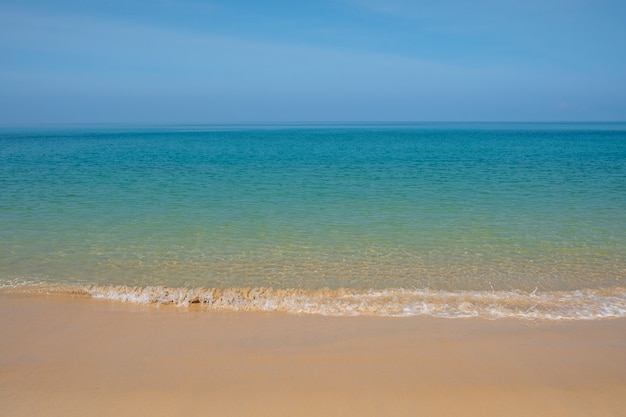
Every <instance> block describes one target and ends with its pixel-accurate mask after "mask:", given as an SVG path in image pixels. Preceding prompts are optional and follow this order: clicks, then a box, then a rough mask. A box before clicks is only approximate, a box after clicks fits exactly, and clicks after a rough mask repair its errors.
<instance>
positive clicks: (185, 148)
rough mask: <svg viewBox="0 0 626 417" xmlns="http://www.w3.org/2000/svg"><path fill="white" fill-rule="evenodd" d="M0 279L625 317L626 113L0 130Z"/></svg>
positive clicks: (240, 304)
mask: <svg viewBox="0 0 626 417" xmlns="http://www.w3.org/2000/svg"><path fill="white" fill-rule="evenodd" d="M0 291H5V292H7V291H8V292H15V291H18V292H21V291H24V292H32V291H34V292H70V293H84V294H89V295H91V296H94V297H104V298H112V299H118V300H121V301H132V302H142V303H174V304H180V305H188V304H192V303H198V305H199V306H200V307H201V308H206V309H209V310H210V309H235V310H263V311H286V312H290V313H317V314H329V315H384V316H406V315H421V314H427V315H435V316H444V317H467V316H482V317H488V318H497V317H524V318H537V319H597V318H604V317H623V316H626V124H624V123H604V124H591V123H586V124H582V123H579V124H558V123H544V124H530V123H529V124H514V123H511V124H482V123H475V124H472V123H466V124H462V123H456V124H443V123H440V124H438V123H425V124H417V123H405V124H309V125H306V124H302V125H297V124H283V125H208V126H204V125H198V126H195V125H193V126H147V127H146V126H48V127H30V128H6V127H5V128H1V129H0Z"/></svg>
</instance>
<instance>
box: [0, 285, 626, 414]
mask: <svg viewBox="0 0 626 417" xmlns="http://www.w3.org/2000/svg"><path fill="white" fill-rule="evenodd" d="M0 336H1V337H0V415H2V416H30V415H33V416H138V415H150V416H182V415H189V414H193V415H215V416H261V417H262V416H551V417H554V416H568V417H572V416H585V417H588V416H624V415H626V319H615V320H601V321H591V322H582V321H580V322H558V323H555V322H539V323H537V322H529V321H522V320H496V321H487V320H479V319H454V320H450V319H434V318H428V317H413V318H406V319H399V318H368V317H359V318H348V317H345V318H337V317H321V316H290V315H285V314H278V313H229V312H207V311H201V310H200V309H197V310H195V309H194V308H190V309H182V308H176V307H160V308H157V307H154V306H141V305H132V304H123V303H119V302H111V301H105V300H95V299H89V298H86V297H70V296H42V295H40V296H32V295H15V294H10V295H9V294H0Z"/></svg>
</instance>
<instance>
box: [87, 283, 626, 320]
mask: <svg viewBox="0 0 626 417" xmlns="http://www.w3.org/2000/svg"><path fill="white" fill-rule="evenodd" d="M84 290H85V292H86V293H87V294H89V295H91V296H92V297H95V298H106V299H111V300H119V301H124V302H133V303H141V304H174V305H178V306H189V305H190V304H199V305H201V306H202V307H203V308H206V309H209V310H231V311H266V312H272V311H279V312H286V313H291V314H321V315H328V316H387V317H402V316H434V317H448V318H456V317H484V318H490V319H496V318H507V317H512V318H525V319H540V320H591V319H600V318H616V317H626V289H624V288H613V289H596V290H580V291H561V292H545V293H541V292H538V291H533V292H532V293H525V292H520V291H493V292H484V291H463V292H447V291H434V290H428V289H418V290H406V289H388V290H370V291H363V292H359V291H355V290H348V289H337V290H332V289H320V290H312V291H307V290H300V289H271V288H228V289H216V288H193V289H187V288H167V287H125V286H109V287H106V286H91V287H85V289H84Z"/></svg>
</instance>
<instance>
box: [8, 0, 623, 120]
mask: <svg viewBox="0 0 626 417" xmlns="http://www.w3.org/2000/svg"><path fill="white" fill-rule="evenodd" d="M625 21H626V1H623V0H616V1H613V0H526V1H514V0H499V1H497V0H475V1H454V0H438V1H435V0H432V1H431V0H428V1H408V0H316V1H308V2H304V1H302V2H298V1H271V0H270V1H245V0H229V1H218V0H216V1H200V0H188V1H175V0H151V1H147V0H107V1H100V0H94V1H88V2H84V1H79V0H57V1H54V2H51V1H49V0H45V1H43V0H39V1H38V0H20V1H13V0H0V57H1V59H0V124H5V125H6V124H24V123H108V122H114V123H115V122H117V123H231V122H298V121H550V120H556V121H595V120H597V121H623V120H626V75H625V74H626V24H624V22H625Z"/></svg>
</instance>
